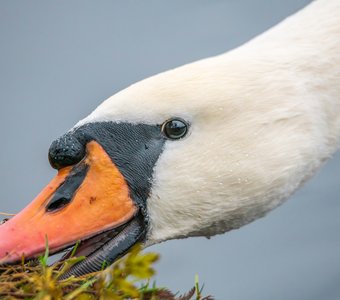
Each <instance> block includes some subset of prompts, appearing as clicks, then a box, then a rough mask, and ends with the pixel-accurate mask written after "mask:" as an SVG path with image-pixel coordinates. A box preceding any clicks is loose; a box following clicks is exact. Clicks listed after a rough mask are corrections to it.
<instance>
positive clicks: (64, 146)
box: [48, 134, 86, 170]
mask: <svg viewBox="0 0 340 300" xmlns="http://www.w3.org/2000/svg"><path fill="white" fill-rule="evenodd" d="M85 154H86V149H85V145H83V144H82V143H80V142H79V141H78V139H76V138H75V137H74V136H72V135H70V134H65V135H64V136H62V137H60V138H59V139H57V140H55V141H54V142H53V143H52V145H51V146H50V149H49V152H48V159H49V161H50V164H51V166H52V168H54V169H57V170H59V169H61V168H63V167H67V166H71V165H75V164H77V163H78V162H80V161H81V160H82V159H83V158H84V157H85Z"/></svg>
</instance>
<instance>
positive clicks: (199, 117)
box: [0, 52, 323, 275]
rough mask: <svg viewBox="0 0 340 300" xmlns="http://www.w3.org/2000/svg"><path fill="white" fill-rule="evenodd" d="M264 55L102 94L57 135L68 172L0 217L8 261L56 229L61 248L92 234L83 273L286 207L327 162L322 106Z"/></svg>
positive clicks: (84, 243) (85, 244) (1, 256)
mask: <svg viewBox="0 0 340 300" xmlns="http://www.w3.org/2000/svg"><path fill="white" fill-rule="evenodd" d="M244 57H248V59H244ZM259 64H261V59H255V60H253V59H252V56H251V55H247V56H244V55H241V56H240V55H237V54H236V53H233V52H232V53H230V54H228V55H227V56H224V57H216V58H210V59H207V60H202V61H199V62H196V63H193V64H189V65H186V66H183V67H180V68H177V69H174V70H171V71H168V72H165V73H162V74H159V75H157V76H154V77H151V78H149V79H146V80H143V81H141V82H139V83H136V84H134V85H132V86H130V87H128V88H127V89H125V90H123V91H121V92H119V93H118V94H116V95H114V96H112V97H111V98H109V99H108V100H106V101H105V102H104V103H102V104H101V105H100V106H99V107H98V108H97V109H96V110H95V111H94V112H93V113H91V114H90V115H89V116H88V117H87V118H85V119H84V120H82V121H80V122H79V123H78V124H76V126H75V127H74V128H73V129H71V130H70V131H69V132H67V133H66V134H65V135H63V136H62V137H60V138H58V139H57V140H56V141H55V142H53V143H52V145H51V148H50V151H49V157H50V161H51V164H52V166H53V167H54V168H56V169H58V175H57V176H56V177H55V179H53V180H52V182H51V183H50V184H49V185H48V186H47V187H46V188H45V189H44V190H43V191H42V193H41V194H40V195H39V196H38V197H37V198H36V199H35V200H34V201H33V202H32V203H31V204H30V205H29V206H28V207H27V208H26V209H24V210H23V211H22V212H21V213H19V214H18V215H17V216H16V217H14V218H13V219H11V220H10V221H8V222H6V223H5V224H3V225H1V226H0V236H1V237H2V238H1V239H2V240H3V241H5V242H4V243H3V244H1V246H0V261H1V262H2V263H11V262H15V261H18V260H20V259H21V256H22V255H23V254H25V256H27V257H28V258H30V257H35V256H37V255H39V254H40V253H41V252H43V251H44V247H45V240H46V238H47V239H48V241H49V244H50V249H51V252H58V251H61V250H63V249H65V248H67V247H70V246H72V245H74V244H75V243H76V242H77V241H81V243H80V246H79V249H78V250H77V251H78V254H80V255H81V254H84V255H86V256H88V258H87V259H86V260H85V261H83V262H81V263H80V264H78V265H75V266H74V267H73V268H72V269H71V270H70V273H69V274H68V275H81V274H84V273H87V272H91V271H95V270H98V269H100V268H101V266H102V263H103V260H106V261H109V262H111V261H113V260H114V259H116V258H117V257H119V256H121V255H123V254H124V253H125V252H126V251H127V250H128V249H129V248H130V247H131V246H132V245H133V244H134V243H136V242H143V243H144V244H145V245H151V244H154V243H158V242H161V241H165V240H169V239H177V238H184V237H190V236H207V237H210V236H212V235H215V234H220V233H223V232H226V231H229V230H232V229H235V228H239V227H240V226H242V225H244V224H247V223H249V222H251V221H253V220H255V219H257V218H259V217H262V216H263V215H264V214H265V213H266V212H268V211H269V210H271V209H273V208H274V207H276V206H277V205H279V204H280V203H281V202H282V201H283V200H284V199H286V198H287V197H288V196H289V195H290V194H291V193H292V192H293V191H294V190H295V189H296V188H297V187H298V186H299V185H300V184H301V183H302V182H303V181H304V180H305V179H306V178H307V177H308V176H309V175H310V174H311V173H312V171H313V170H314V169H315V168H316V167H317V166H318V165H319V163H320V161H321V160H322V159H323V158H322V157H320V156H317V155H316V153H317V152H318V151H319V149H318V148H317V147H316V146H315V145H314V144H313V140H314V139H315V138H317V137H318V136H319V135H320V134H319V131H318V129H317V127H316V126H314V124H315V120H312V118H314V117H317V116H315V115H313V114H310V113H309V110H313V109H317V108H313V107H308V108H305V107H303V106H298V105H296V103H297V102H298V101H300V99H299V97H300V93H301V91H300V89H299V87H298V86H296V83H295V81H294V80H293V78H291V77H290V76H288V75H289V74H288V73H287V72H289V71H287V70H286V69H285V68H284V67H282V68H280V65H277V64H275V65H272V64H271V63H270V60H268V59H267V60H266V63H262V64H261V67H259ZM287 74H288V75H287ZM274 78H275V80H274ZM319 144H320V143H319Z"/></svg>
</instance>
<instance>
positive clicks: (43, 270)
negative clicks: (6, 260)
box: [0, 243, 212, 300]
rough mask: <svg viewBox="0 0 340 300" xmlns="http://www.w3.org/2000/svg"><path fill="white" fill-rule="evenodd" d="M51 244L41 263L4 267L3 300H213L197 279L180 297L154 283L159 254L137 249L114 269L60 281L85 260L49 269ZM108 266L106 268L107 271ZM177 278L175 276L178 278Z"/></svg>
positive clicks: (1, 279) (75, 259) (1, 271)
mask: <svg viewBox="0 0 340 300" xmlns="http://www.w3.org/2000/svg"><path fill="white" fill-rule="evenodd" d="M48 257H49V251H48V243H46V252H45V255H44V256H41V257H40V258H39V259H38V260H35V261H30V262H27V263H25V261H24V259H23V261H22V263H21V264H18V265H10V266H0V299H4V300H10V299H36V300H59V299H65V300H92V299H101V300H109V299H113V300H125V299H126V300H127V299H143V300H157V299H160V300H209V299H210V300H211V299H212V298H211V297H203V296H202V289H201V288H200V286H199V283H198V277H197V276H196V280H195V286H194V288H192V289H191V290H190V291H189V292H188V293H186V294H185V295H182V296H179V295H176V294H174V293H172V292H170V291H169V290H168V289H166V288H163V287H158V286H157V285H156V284H155V283H151V278H152V277H153V276H154V275H155V269H154V263H155V262H156V261H157V260H158V259H159V256H158V254H155V253H143V252H141V246H135V247H134V248H133V249H132V250H131V251H130V252H129V253H128V254H127V255H126V256H125V257H123V258H122V259H120V260H118V261H117V262H116V263H114V264H113V265H112V266H109V267H108V268H106V269H105V270H102V271H100V272H97V273H93V274H89V275H86V276H83V277H79V278H75V277H70V278H68V279H65V280H60V279H59V278H60V276H61V275H62V274H64V273H65V272H66V271H67V270H69V268H70V267H71V266H73V265H74V264H76V263H78V262H79V261H81V260H83V259H84V257H71V258H69V259H67V260H66V261H64V262H63V263H57V264H55V265H53V266H49V265H48V263H47V260H48ZM104 266H105V264H103V269H104ZM174 275H175V274H174Z"/></svg>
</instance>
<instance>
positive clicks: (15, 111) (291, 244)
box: [0, 0, 340, 300]
mask: <svg viewBox="0 0 340 300" xmlns="http://www.w3.org/2000/svg"><path fill="white" fill-rule="evenodd" d="M309 2H310V0H285V1H282V0H271V1H268V0H225V1H222V0H210V1H208V0H205V1H203V0H186V1H183V0H172V1H170V0H169V1H159V0H158V1H156V0H153V1H151V0H144V1H136V0H135V1H131V0H120V1H118V0H116V1H113V0H111V1H103V0H102V1H88V0H78V1H76V0H60V1H47V0H39V1H38V0H31V1H24V0H22V1H19V0H7V1H6V0H0V43H1V47H0V99H1V100H0V101H1V102H0V128H1V147H0V167H1V173H0V176H1V180H0V189H1V202H0V203H1V205H0V211H8V212H17V211H18V210H19V209H21V208H22V207H24V206H25V205H26V204H27V203H28V202H30V201H31V200H32V199H33V198H34V197H35V195H36V194H37V193H38V192H39V191H40V190H41V189H42V187H43V186H44V185H45V184H46V183H47V182H48V181H49V180H50V179H51V178H52V177H53V176H54V174H55V172H54V170H52V169H51V168H50V167H49V164H48V161H47V150H48V147H49V145H50V143H51V141H52V140H53V139H55V138H56V137H58V136H59V135H61V134H62V133H64V132H65V131H66V130H68V129H69V128H70V127H72V126H73V125H74V124H75V123H76V122H77V121H78V120H79V119H81V118H83V117H84V116H86V115H87V114H88V113H90V112H91V111H92V110H93V109H94V108H95V107H96V106H97V105H98V104H99V103H100V102H101V101H102V100H104V99H105V98H107V97H109V96H110V95H112V94H113V93H115V92H117V91H119V90H120V89H122V88H124V87H126V86H127V85H129V84H131V83H133V82H136V81H138V80H140V79H143V78H145V77H147V76H150V75H153V74H156V73H158V72H160V71H164V70H167V69H169V68H173V67H176V66H179V65H181V64H184V63H188V62H191V61H195V60H197V59H200V58H204V57H208V56H211V55H215V54H219V53H222V52H224V51H226V50H229V49H231V48H233V47H235V46H238V45H240V44H242V43H243V42H245V41H247V40H248V39H249V38H251V37H253V36H255V35H257V34H258V33H261V32H262V31H264V30H266V29H267V28H269V27H271V26H272V25H274V24H276V23H277V22H279V21H280V20H282V19H283V18H285V17H286V16H288V15H290V14H291V13H293V12H295V11H297V10H299V9H300V8H302V7H303V6H305V5H306V4H307V3H309ZM339 175H340V155H337V156H335V157H334V158H333V160H331V161H329V162H328V164H327V165H326V166H325V167H324V168H323V169H322V170H321V171H320V172H319V173H318V174H317V176H316V177H314V178H313V180H311V181H310V182H309V183H307V184H306V185H305V186H304V188H303V189H301V190H300V191H299V192H298V193H296V194H295V195H294V196H293V197H292V198H291V199H290V201H288V202H287V203H286V204H285V205H283V206H282V207H280V208H279V209H277V210H275V211H274V212H272V213H271V214H269V215H268V216H267V217H266V218H264V219H261V220H258V221H256V222H254V223H253V224H250V225H248V226H246V227H244V228H242V229H240V230H237V231H233V232H230V233H228V234H225V235H221V236H218V237H214V238H212V239H211V240H207V239H204V238H192V239H187V240H181V241H170V242H166V243H163V244H161V245H158V246H154V247H152V248H151V249H150V250H153V251H158V252H160V253H161V255H162V259H161V261H160V263H159V264H158V267H157V269H158V275H157V278H156V279H157V283H158V284H159V285H164V286H167V287H169V288H171V289H173V290H175V291H176V290H179V291H185V290H187V289H189V288H191V287H192V286H193V283H194V276H195V274H196V273H197V274H199V276H200V281H201V283H205V294H213V295H214V296H215V297H216V299H223V300H229V299H230V300H246V299H251V300H265V299H270V300H273V299H275V300H287V299H289V300H301V299H308V300H320V299H323V300H331V299H334V300H335V299H339V298H340V237H339V230H340V218H339V214H340V201H339V200H340V199H338V198H339V194H340V182H339Z"/></svg>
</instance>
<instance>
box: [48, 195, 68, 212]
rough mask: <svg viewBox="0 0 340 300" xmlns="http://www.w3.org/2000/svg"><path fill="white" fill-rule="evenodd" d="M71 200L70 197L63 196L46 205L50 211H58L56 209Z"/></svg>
mask: <svg viewBox="0 0 340 300" xmlns="http://www.w3.org/2000/svg"><path fill="white" fill-rule="evenodd" d="M70 202H71V199H70V198H66V197H61V198H59V199H55V200H54V201H53V202H51V203H49V204H48V206H47V207H46V210H47V211H48V212H51V211H56V210H59V209H61V208H63V207H64V206H66V205H67V204H69V203H70Z"/></svg>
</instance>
